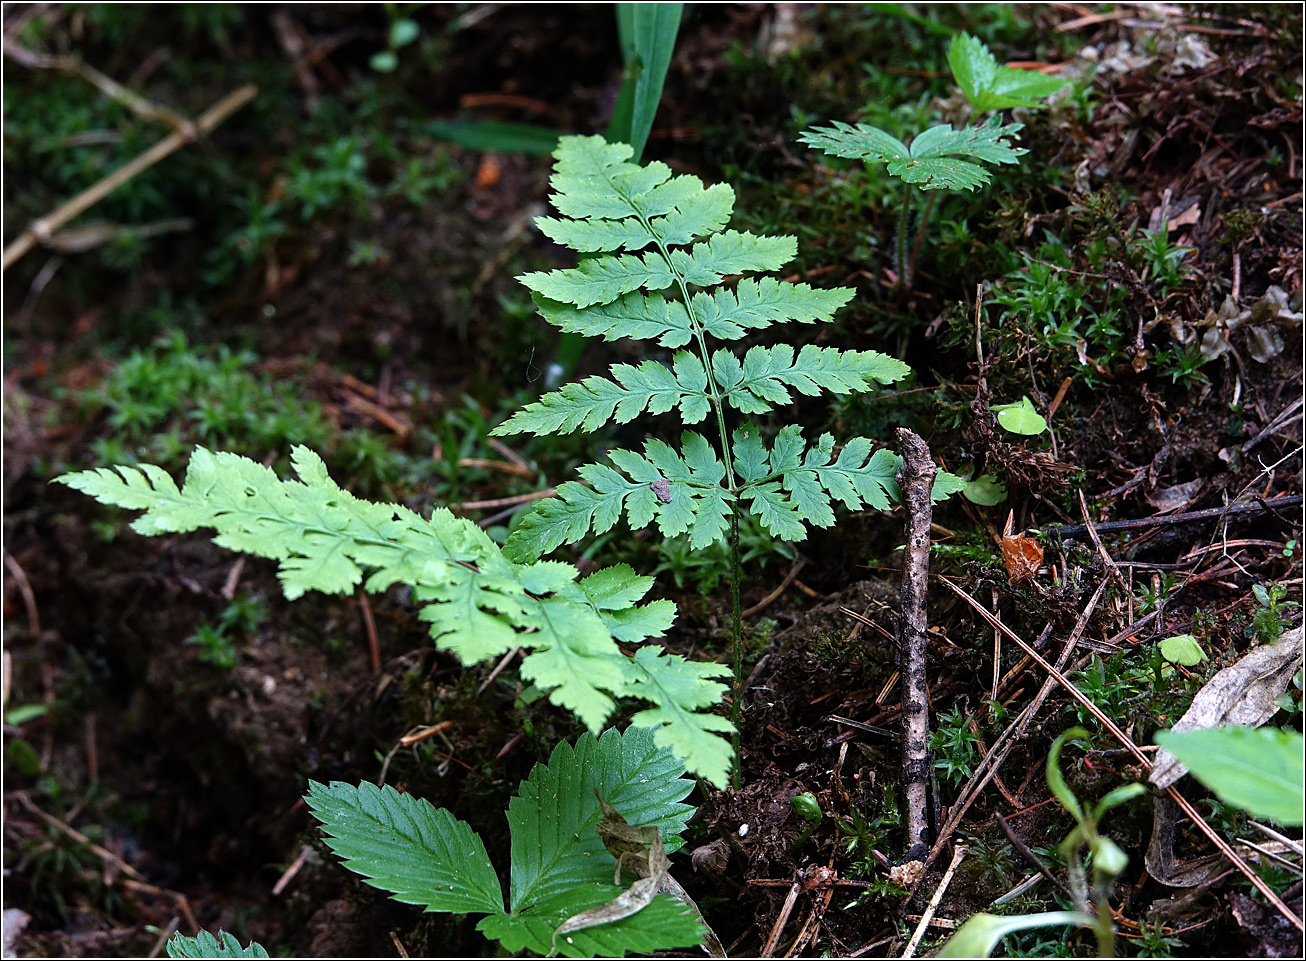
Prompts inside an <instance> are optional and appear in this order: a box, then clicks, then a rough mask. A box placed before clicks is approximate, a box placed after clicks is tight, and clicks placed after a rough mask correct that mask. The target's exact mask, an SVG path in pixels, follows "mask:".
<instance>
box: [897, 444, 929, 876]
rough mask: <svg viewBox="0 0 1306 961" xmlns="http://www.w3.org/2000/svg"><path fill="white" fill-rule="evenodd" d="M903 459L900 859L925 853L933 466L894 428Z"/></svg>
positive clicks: (924, 450)
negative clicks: (903, 814)
mask: <svg viewBox="0 0 1306 961" xmlns="http://www.w3.org/2000/svg"><path fill="white" fill-rule="evenodd" d="M898 447H899V450H900V451H901V453H902V460H903V468H902V473H903V479H902V491H903V503H904V504H905V505H906V508H907V550H906V553H905V555H904V557H903V561H902V594H901V599H902V617H901V618H899V622H898V639H899V651H898V656H899V659H900V660H899V670H900V671H901V672H902V732H903V736H902V787H903V800H904V803H905V806H906V828H907V845H906V851H905V853H904V854H903V860H904V861H918V860H920V859H921V858H923V857H924V856H925V853H926V852H927V851H928V850H929V842H928V840H927V839H928V837H929V820H928V811H929V779H930V774H931V773H932V770H931V766H930V742H929V738H930V701H929V690H928V686H927V683H928V682H927V680H926V676H925V650H926V638H925V631H926V628H927V627H928V625H929V620H928V617H927V615H926V610H925V593H926V588H927V585H928V582H929V571H930V515H931V513H932V512H933V505H932V504H931V502H930V491H931V490H932V489H933V487H934V475H935V474H936V473H937V470H938V469H937V468H936V467H935V466H934V461H933V460H931V459H930V449H929V448H928V447H926V446H925V442H924V441H923V440H921V439H920V438H919V437H917V436H916V435H915V434H913V433H912V432H911V431H909V430H907V429H905V428H901V427H900V428H898Z"/></svg>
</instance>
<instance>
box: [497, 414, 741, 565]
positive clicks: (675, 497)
mask: <svg viewBox="0 0 1306 961" xmlns="http://www.w3.org/2000/svg"><path fill="white" fill-rule="evenodd" d="M608 457H609V459H610V460H611V461H612V463H613V464H614V465H615V466H616V468H617V469H615V470H614V469H613V468H612V467H608V466H607V465H605V464H588V465H586V466H585V467H582V468H581V469H580V470H579V471H578V473H579V474H580V476H581V478H582V479H584V480H585V481H586V482H587V483H588V484H589V486H588V487H587V486H585V485H584V484H579V483H576V482H575V481H567V482H566V483H564V484H562V485H561V486H560V487H559V488H558V493H557V496H556V497H551V498H549V499H548V500H544V501H541V502H540V504H539V506H538V507H536V509H535V510H534V511H532V512H531V513H530V514H528V515H527V516H526V518H525V519H524V520H523V521H522V522H521V524H520V525H519V526H518V527H517V529H516V530H514V531H513V532H512V534H511V535H510V536H509V538H508V543H507V544H506V545H505V546H504V553H505V554H506V555H507V556H508V557H509V558H510V559H513V560H517V561H528V560H533V559H535V558H537V557H542V556H543V555H544V554H547V553H548V552H549V551H551V550H553V549H554V548H555V547H557V546H558V545H559V544H564V543H568V544H570V543H574V542H575V541H578V540H580V539H581V538H582V537H584V536H585V535H586V534H587V533H589V531H590V530H593V531H594V532H595V533H596V534H602V533H603V532H604V531H607V530H610V529H611V528H612V526H613V525H614V524H616V523H617V520H618V519H619V518H620V517H621V514H622V512H623V511H624V512H625V514H626V516H627V519H628V520H629V522H630V526H631V528H632V529H635V530H638V529H639V528H641V527H647V526H648V525H649V524H650V523H652V522H654V521H655V520H656V521H657V525H658V528H659V529H660V530H661V531H662V533H663V534H664V535H665V536H667V537H674V536H676V535H677V534H683V533H685V532H686V531H688V532H689V535H690V544H691V546H693V547H705V546H706V545H708V544H711V543H713V542H714V541H716V540H717V539H718V538H720V537H721V536H722V534H724V533H725V527H726V518H727V517H728V516H729V513H730V503H731V500H732V495H731V494H730V492H729V491H728V490H727V489H726V488H725V487H724V486H722V483H721V482H722V480H723V479H724V478H725V466H724V465H723V464H722V463H721V461H720V459H719V458H718V457H717V456H716V453H715V452H714V451H713V450H712V445H711V444H709V443H708V442H707V440H706V439H704V437H703V436H702V435H701V434H698V433H695V432H694V431H686V432H685V434H684V436H683V437H682V447H681V453H677V452H676V450H675V449H674V448H672V447H671V446H670V445H668V444H666V443H664V442H663V441H660V440H656V439H650V440H648V441H646V442H645V444H644V453H643V454H638V453H635V452H634V451H628V450H620V449H617V450H612V451H609V452H608Z"/></svg>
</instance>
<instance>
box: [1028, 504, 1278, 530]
mask: <svg viewBox="0 0 1306 961" xmlns="http://www.w3.org/2000/svg"><path fill="white" fill-rule="evenodd" d="M1301 499H1302V495H1301V494H1289V495H1287V496H1286V497H1276V498H1274V499H1273V500H1267V501H1266V502H1265V503H1264V504H1234V505H1232V506H1230V507H1212V508H1210V509H1208V510H1204V511H1187V512H1186V513H1183V514H1162V515H1160V516H1158V517H1138V518H1134V519H1132V520H1127V521H1103V522H1102V523H1101V524H1094V525H1093V530H1095V531H1097V532H1098V533H1099V534H1102V533H1108V534H1109V533H1112V532H1113V531H1136V530H1144V529H1146V528H1149V527H1168V526H1170V525H1171V524H1190V523H1196V522H1198V521H1207V520H1217V519H1219V518H1221V517H1225V516H1227V515H1229V514H1259V513H1261V512H1264V511H1273V510H1275V509H1276V508H1279V507H1297V506H1298V505H1300V504H1301ZM1088 530H1089V529H1088V527H1087V525H1084V524H1072V525H1067V526H1060V527H1045V528H1043V530H1042V531H1041V532H1040V533H1043V534H1051V535H1053V536H1054V537H1083V536H1085V535H1087V534H1088Z"/></svg>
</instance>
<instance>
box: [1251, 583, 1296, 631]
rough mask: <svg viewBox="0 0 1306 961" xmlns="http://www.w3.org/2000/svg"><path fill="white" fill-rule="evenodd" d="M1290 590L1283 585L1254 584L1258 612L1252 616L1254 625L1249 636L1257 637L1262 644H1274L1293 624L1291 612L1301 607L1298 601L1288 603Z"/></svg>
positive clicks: (1253, 589) (1253, 594)
mask: <svg viewBox="0 0 1306 961" xmlns="http://www.w3.org/2000/svg"><path fill="white" fill-rule="evenodd" d="M1287 596H1288V589H1287V588H1286V587H1284V586H1283V585H1282V584H1270V585H1268V586H1267V585H1265V584H1253V585H1252V597H1253V598H1255V600H1256V611H1255V613H1253V614H1252V624H1251V627H1250V628H1248V631H1247V636H1248V637H1255V638H1256V639H1257V640H1258V641H1259V642H1260V643H1262V644H1273V643H1274V642H1275V641H1277V640H1278V639H1279V638H1280V637H1282V636H1283V632H1284V631H1286V630H1287V629H1288V626H1289V625H1290V624H1291V623H1292V621H1291V612H1292V611H1294V610H1296V609H1297V608H1299V607H1301V605H1300V604H1299V603H1297V602H1296V601H1286V600H1284V598H1285V597H1287Z"/></svg>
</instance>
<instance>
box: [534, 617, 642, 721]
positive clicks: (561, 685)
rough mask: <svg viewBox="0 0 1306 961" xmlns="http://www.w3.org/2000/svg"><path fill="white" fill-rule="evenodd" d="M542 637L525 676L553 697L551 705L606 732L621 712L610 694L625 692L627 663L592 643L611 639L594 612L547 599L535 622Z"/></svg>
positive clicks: (614, 651)
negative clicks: (594, 639)
mask: <svg viewBox="0 0 1306 961" xmlns="http://www.w3.org/2000/svg"><path fill="white" fill-rule="evenodd" d="M530 620H531V622H532V625H531V626H533V627H535V628H536V631H535V632H534V633H533V634H531V635H528V636H529V637H530V638H531V639H532V641H533V640H534V638H535V636H536V635H538V636H539V642H538V643H537V644H535V645H534V646H535V649H534V650H533V651H532V652H531V653H530V654H528V655H527V656H526V657H525V658H524V659H523V660H522V663H521V673H522V676H523V677H527V678H530V679H531V680H532V681H534V682H535V683H536V684H537V685H539V687H541V688H543V689H544V690H547V691H548V692H549V700H551V701H553V702H554V703H555V704H560V705H562V706H563V707H565V708H567V709H568V710H569V711H571V712H572V713H573V714H575V715H576V716H577V717H578V718H580V719H581V721H583V722H584V723H585V726H586V727H588V728H589V729H590V730H591V731H595V732H597V731H598V730H600V729H601V728H602V727H603V722H604V721H605V720H607V718H608V716H609V715H610V714H611V713H612V711H613V708H615V707H616V704H615V702H614V701H613V699H612V698H611V697H610V696H608V694H606V693H604V692H605V691H619V690H621V686H622V682H623V680H624V676H625V675H624V670H623V668H624V663H623V662H624V661H625V658H624V657H623V656H622V655H621V654H620V653H619V652H618V651H617V650H616V645H613V646H612V648H611V649H605V648H602V647H598V646H596V645H594V644H592V643H591V642H590V638H592V637H594V636H595V635H598V636H607V629H606V628H605V627H604V626H603V621H602V619H601V618H600V617H599V616H598V614H596V613H595V612H594V611H592V610H589V609H587V608H585V607H582V606H581V605H579V604H575V603H571V602H569V601H566V600H563V599H561V598H545V599H543V600H541V601H539V602H538V603H537V604H536V605H535V609H534V610H533V611H532V612H531V618H530Z"/></svg>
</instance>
